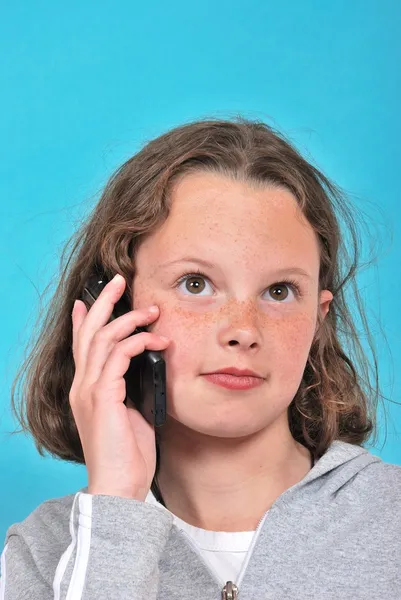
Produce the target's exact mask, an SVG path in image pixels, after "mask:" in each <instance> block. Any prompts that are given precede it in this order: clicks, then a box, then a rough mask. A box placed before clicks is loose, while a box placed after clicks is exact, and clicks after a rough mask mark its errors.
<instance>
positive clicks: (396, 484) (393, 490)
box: [351, 452, 401, 515]
mask: <svg viewBox="0 0 401 600" xmlns="http://www.w3.org/2000/svg"><path fill="white" fill-rule="evenodd" d="M369 454H370V455H371V456H372V458H373V460H372V461H371V462H368V463H367V464H366V465H365V466H364V467H362V468H361V469H360V470H359V472H358V473H357V474H356V477H354V478H353V481H352V486H351V487H352V488H353V491H354V492H355V491H357V492H358V495H359V498H360V500H359V503H360V504H361V505H362V504H363V505H365V506H366V507H371V508H372V509H373V507H376V509H377V508H379V507H382V509H383V510H385V509H386V508H388V509H389V510H390V511H391V513H392V514H394V513H395V512H398V514H399V515H401V466H400V465H396V464H392V463H388V462H384V461H383V460H382V459H381V458H380V457H378V456H376V455H373V454H372V453H370V452H369Z"/></svg>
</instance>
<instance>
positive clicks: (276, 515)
mask: <svg viewBox="0 0 401 600" xmlns="http://www.w3.org/2000/svg"><path fill="white" fill-rule="evenodd" d="M85 490H86V488H85V489H84V490H82V491H80V492H78V493H77V494H75V495H74V494H72V495H70V496H65V497H62V498H57V499H55V500H49V501H47V502H44V503H43V504H41V505H40V506H39V507H38V508H36V509H35V510H34V511H33V512H32V513H31V514H30V515H29V516H28V517H27V518H26V519H25V520H24V521H22V522H21V523H16V524H14V525H12V526H11V527H10V528H9V529H8V531H7V535H6V540H5V548H4V551H3V554H2V578H1V588H0V589H1V593H0V598H1V600H17V599H18V600H24V599H28V598H29V599H32V600H50V599H56V600H103V599H107V600H121V599H129V600H189V599H190V598H194V599H195V598H196V599H198V598H199V600H220V599H221V598H227V599H232V600H235V598H237V599H238V600H259V599H263V600H290V599H291V600H293V599H299V600H312V599H313V600H321V599H323V600H339V599H341V600H345V599H350V600H351V599H352V600H368V599H369V600H401V467H400V466H397V465H393V464H389V463H385V462H383V461H382V460H381V459H380V458H379V457H376V456H374V455H373V454H371V453H370V452H369V451H368V450H366V449H364V448H362V447H360V446H355V445H352V444H348V443H345V442H340V441H335V442H333V444H332V445H331V446H330V447H329V449H328V450H327V452H326V453H325V454H324V455H323V456H322V457H321V458H320V460H318V461H317V462H316V464H315V466H314V467H313V468H312V469H311V470H310V471H309V472H308V474H307V475H306V476H305V477H304V479H302V480H301V481H299V482H298V483H297V484H295V485H293V486H292V487H291V488H289V489H288V490H286V491H285V492H283V493H282V494H281V495H280V496H279V498H277V500H276V501H275V502H274V504H273V505H272V507H271V508H270V509H269V510H268V511H267V512H266V513H265V515H264V517H263V518H262V519H261V521H260V523H259V526H258V528H257V529H256V531H255V534H254V538H253V541H252V544H251V546H250V548H249V551H248V554H247V557H246V560H245V563H244V566H243V569H242V571H241V574H240V576H239V578H238V580H237V581H234V582H233V583H234V584H235V585H236V586H237V591H235V588H233V589H234V593H232V591H231V590H232V587H231V583H229V582H224V581H220V580H218V579H217V577H216V574H215V573H214V572H212V571H211V570H210V568H209V567H208V565H207V564H206V563H205V562H204V561H203V560H202V557H201V556H200V554H199V552H198V551H197V549H196V548H195V547H194V545H193V544H191V543H190V540H189V539H188V537H187V536H185V535H184V534H183V532H182V531H180V529H179V528H178V527H177V526H176V525H175V524H174V523H173V521H174V515H172V514H171V513H170V512H169V511H167V510H166V509H165V508H164V507H162V506H161V505H160V506H158V505H154V504H149V503H147V502H139V501H137V500H131V499H126V498H119V497H115V496H103V495H99V496H92V495H90V494H87V493H85Z"/></svg>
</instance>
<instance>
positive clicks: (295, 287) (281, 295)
mask: <svg viewBox="0 0 401 600" xmlns="http://www.w3.org/2000/svg"><path fill="white" fill-rule="evenodd" d="M202 279H203V280H207V281H209V279H208V277H207V275H205V274H204V273H202V271H200V270H198V271H197V272H196V273H185V274H184V275H183V276H182V277H180V279H179V280H178V281H177V283H176V284H175V286H174V287H176V288H178V287H179V286H180V285H181V284H182V283H185V284H186V290H187V291H189V292H190V294H189V295H190V296H200V295H205V294H202V292H203V291H204V289H205V283H202ZM286 288H287V290H286ZM288 288H289V289H290V290H291V292H292V293H293V295H294V297H295V298H301V297H302V292H301V288H300V286H299V284H298V283H297V282H296V281H293V280H287V281H280V282H279V283H274V284H273V285H271V286H269V287H268V291H272V292H273V293H274V296H275V300H277V302H276V304H277V303H282V304H285V302H284V301H285V300H286V299H287V298H288V295H289V293H288ZM274 296H272V297H273V298H274ZM286 304H288V302H287V303H286Z"/></svg>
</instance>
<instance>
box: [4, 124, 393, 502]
mask: <svg viewBox="0 0 401 600" xmlns="http://www.w3.org/2000/svg"><path fill="white" fill-rule="evenodd" d="M194 171H208V172H213V173H219V174H222V175H224V176H227V177H231V178H234V179H237V180H243V181H247V182H249V183H251V184H259V185H266V186H272V185H273V186H280V187H283V188H286V189H288V190H289V191H290V192H291V193H292V194H293V195H294V196H295V198H296V200H297V201H298V204H299V206H300V208H301V210H302V212H303V214H304V215H305V217H306V219H307V220H308V221H309V223H310V225H311V226H312V227H313V229H314V230H315V232H316V234H317V237H318V240H319V245H320V273H319V291H320V290H323V289H328V290H330V291H331V292H332V294H333V296H334V299H333V300H332V302H331V305H330V311H329V312H328V314H327V316H326V318H325V319H324V320H323V322H321V323H320V326H319V328H318V330H317V334H316V337H315V339H314V340H313V343H312V345H311V348H310V354H309V358H308V361H307V364H306V367H305V371H304V374H303V377H302V381H301V383H300V386H299V389H298V391H297V393H296V395H295V397H294V399H293V400H292V402H291V404H290V406H289V408H288V419H289V426H290V430H291V433H292V436H293V437H294V439H296V440H297V441H298V442H300V443H301V444H303V445H304V446H306V447H307V448H308V449H309V450H310V451H311V452H312V454H313V455H314V456H315V458H319V457H320V456H322V455H323V454H324V452H325V451H326V449H327V448H328V446H329V445H330V444H331V442H332V441H334V440H343V441H346V442H349V443H351V444H356V445H362V444H364V443H365V442H366V441H367V440H368V438H369V437H371V436H372V435H373V434H374V435H375V436H376V435H377V429H376V411H377V403H378V398H379V397H382V394H381V393H380V391H379V385H378V369H377V360H376V353H375V348H374V342H373V338H372V336H371V334H370V331H369V326H368V323H367V319H366V316H365V312H364V306H363V302H362V299H361V297H360V295H359V292H358V286H357V282H356V274H357V270H358V263H359V251H360V242H359V230H358V227H357V225H356V222H355V214H356V210H357V209H356V207H352V206H351V204H350V203H349V201H348V198H347V196H346V194H345V193H344V192H343V191H342V190H341V189H340V187H339V186H337V185H335V184H334V183H332V182H331V181H330V180H329V179H327V177H325V176H324V175H323V174H322V173H321V172H320V171H319V170H318V169H317V168H316V167H314V166H313V165H312V164H310V162H309V161H307V160H306V159H304V158H303V157H302V156H301V154H300V152H299V151H297V150H296V149H295V147H294V145H293V144H292V143H291V142H290V141H289V140H288V139H286V138H285V137H284V135H283V134H282V133H280V132H279V131H277V130H275V129H274V128H273V127H270V126H269V125H267V124H266V123H264V122H262V121H259V120H258V121H255V120H249V119H246V118H243V117H235V118H233V119H217V118H207V119H204V120H198V121H194V122H191V123H187V124H184V125H181V126H179V127H176V128H174V129H172V130H170V131H168V132H167V133H164V134H163V135H161V136H159V137H157V138H156V139H154V140H152V141H150V142H148V143H146V144H145V145H144V146H143V148H142V149H141V150H140V151H139V152H138V153H136V154H135V155H134V156H132V157H131V158H129V159H128V160H127V161H126V162H125V163H124V164H123V165H122V166H121V167H120V168H118V169H117V170H116V172H115V173H114V174H113V175H112V176H111V178H110V179H109V181H108V182H107V184H106V186H105V188H104V191H103V193H102V194H101V197H100V199H99V201H98V202H97V204H96V205H95V206H94V208H92V209H91V211H90V212H89V215H88V216H87V218H86V219H85V220H84V222H83V223H81V224H80V226H79V227H78V228H77V230H76V231H75V233H74V234H73V235H72V237H71V238H70V239H69V240H68V242H67V244H66V246H65V247H64V248H63V251H62V253H61V259H60V275H59V277H58V280H57V288H56V290H55V293H54V296H53V298H52V300H51V302H50V304H49V306H48V308H47V312H46V315H45V318H44V319H43V322H41V323H40V329H39V331H38V332H37V337H36V339H35V340H34V339H33V338H32V342H31V343H32V348H31V350H30V353H29V355H28V356H27V358H26V359H25V361H24V362H23V364H22V366H21V368H20V369H19V371H18V373H17V375H16V377H15V379H14V381H13V385H12V390H11V397H12V409H13V412H14V414H15V415H16V417H17V419H18V421H19V423H20V425H21V426H22V430H23V431H27V432H29V433H30V434H32V436H33V438H34V440H35V445H36V448H37V449H38V451H39V453H40V454H41V455H42V456H43V455H44V451H47V452H49V453H50V454H51V455H52V456H54V457H59V458H61V459H63V460H67V461H71V462H75V463H84V462H85V461H84V455H83V451H82V446H81V442H80V438H79V435H78V431H77V427H76V425H75V422H74V418H73V415H72V412H71V408H70V403H69V392H70V388H71V384H72V380H73V377H74V361H73V356H72V347H71V344H72V321H71V312H72V308H73V304H74V301H75V299H76V298H79V297H80V296H81V292H82V290H83V285H84V283H85V282H86V280H87V278H88V276H89V275H90V274H91V273H92V271H93V269H94V267H95V265H99V264H100V265H102V268H103V270H104V272H105V273H106V275H107V276H108V277H109V278H111V277H113V276H114V275H115V274H116V273H120V274H121V275H123V277H124V278H125V279H126V281H127V288H126V298H127V301H128V302H129V303H130V304H131V300H132V290H131V289H129V287H130V285H129V282H132V281H133V277H134V273H135V252H136V249H137V248H138V246H139V245H140V243H141V240H143V239H144V237H145V236H146V235H148V234H151V233H152V232H153V231H155V230H156V228H158V227H159V226H160V225H161V224H162V223H163V222H164V221H165V219H166V218H167V217H168V214H169V203H170V190H171V187H172V185H173V183H174V181H175V180H176V179H177V178H178V177H181V176H182V175H184V174H186V173H189V172H194ZM340 219H341V220H342V221H343V224H344V226H345V227H346V229H347V232H348V236H349V238H350V243H351V252H349V250H348V248H347V247H346V245H345V241H344V240H345V233H343V232H342V230H341V229H340ZM346 287H349V288H350V291H351V292H352V293H353V296H354V299H355V300H356V302H355V303H354V305H353V308H352V311H353V312H354V314H357V313H358V312H359V316H360V320H361V323H362V326H363V329H364V331H365V336H364V337H365V338H366V340H367V342H368V344H369V347H370V349H371V351H372V354H373V369H372V370H373V381H374V383H373V384H372V383H371V373H370V369H369V366H370V365H369V360H368V358H367V356H366V354H365V352H364V349H363V347H362V345H361V343H360V339H359V338H360V334H359V333H358V331H357V328H356V325H355V322H354V317H353V312H351V305H350V299H349V297H348V296H347V298H346V294H345V292H346ZM318 316H319V321H321V317H320V314H319V315H318ZM18 384H20V385H21V386H22V393H21V397H20V402H19V404H18V401H16V398H15V391H16V386H17V385H18ZM14 433H19V432H14ZM156 434H157V430H156ZM157 440H158V436H157V435H156V447H157V468H156V474H155V478H154V480H153V483H152V491H153V492H154V493H155V495H156V497H159V491H158V489H157V482H156V476H157V473H158V466H159V459H160V456H159V447H158V443H157Z"/></svg>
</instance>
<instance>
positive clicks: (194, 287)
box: [175, 271, 209, 296]
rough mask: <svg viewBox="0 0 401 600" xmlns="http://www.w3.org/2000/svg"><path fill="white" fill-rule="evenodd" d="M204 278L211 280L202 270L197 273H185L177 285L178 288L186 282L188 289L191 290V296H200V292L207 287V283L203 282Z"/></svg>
mask: <svg viewBox="0 0 401 600" xmlns="http://www.w3.org/2000/svg"><path fill="white" fill-rule="evenodd" d="M202 279H203V280H207V281H209V280H208V278H207V277H206V275H205V274H204V273H202V272H201V271H198V272H196V273H185V275H183V276H182V277H180V279H179V280H178V281H177V283H176V285H175V287H176V288H178V287H179V286H180V285H181V284H182V283H185V284H186V285H187V287H186V289H187V291H189V292H191V293H189V294H188V295H189V296H200V295H201V294H200V292H202V291H203V290H204V289H205V284H204V283H203V284H202ZM192 292H194V293H192ZM203 295H205V294H203Z"/></svg>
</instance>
